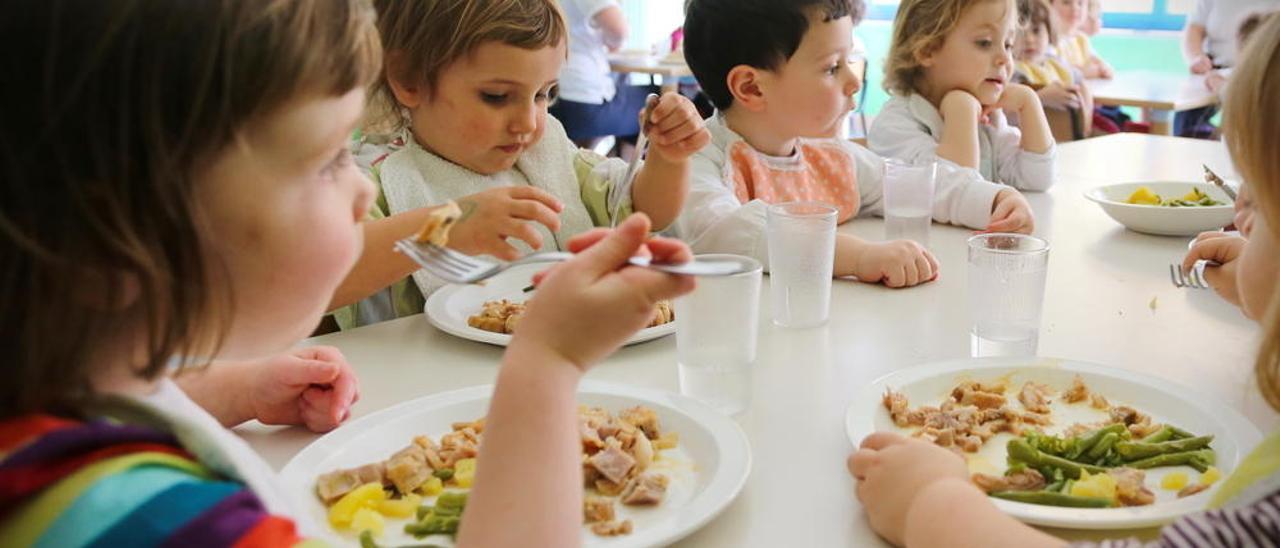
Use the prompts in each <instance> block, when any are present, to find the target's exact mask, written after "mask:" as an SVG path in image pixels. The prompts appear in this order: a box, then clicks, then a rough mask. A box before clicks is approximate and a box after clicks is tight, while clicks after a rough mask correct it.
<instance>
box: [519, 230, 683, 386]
mask: <svg viewBox="0 0 1280 548" xmlns="http://www.w3.org/2000/svg"><path fill="white" fill-rule="evenodd" d="M648 236H649V218H648V217H645V216H644V214H640V213H637V214H635V215H632V216H631V217H628V218H627V219H626V220H625V221H623V222H622V224H620V225H618V228H617V229H615V230H612V231H610V230H605V229H597V230H593V231H590V232H587V233H584V234H581V235H579V236H577V237H575V238H573V239H572V240H570V241H569V250H570V251H573V252H575V253H579V255H578V256H577V257H575V258H573V260H570V261H568V262H565V263H563V264H560V265H559V266H557V267H555V268H554V269H552V270H551V271H550V272H549V273H547V274H546V275H545V276H543V277H541V278H540V281H539V283H538V292H537V294H535V295H534V297H533V299H532V300H531V301H530V302H529V308H528V311H527V312H526V313H525V315H524V317H523V318H521V320H520V327H519V329H517V330H516V333H515V335H514V337H513V339H512V342H511V346H512V347H513V348H515V347H516V346H517V345H519V346H521V347H524V348H527V347H528V346H529V345H538V346H541V347H543V348H544V349H545V350H548V351H550V352H552V353H554V354H556V355H558V356H559V357H561V358H563V359H565V360H567V361H569V362H570V363H573V364H574V365H576V366H577V367H578V368H579V369H580V370H581V371H583V372H586V370H587V369H589V368H590V367H591V366H592V365H594V364H596V363H597V362H599V361H600V360H601V359H603V358H604V357H605V356H607V355H609V354H610V353H612V352H613V351H615V350H617V349H618V347H619V346H621V345H622V343H623V341H625V340H626V339H627V337H629V336H631V334H633V333H635V332H636V331H639V330H640V329H641V328H643V327H644V326H645V325H647V324H648V323H649V321H650V320H651V319H652V318H653V309H654V307H655V306H656V305H657V303H658V301H661V300H665V299H673V298H675V297H678V296H680V295H684V294H685V293H688V292H690V291H693V287H694V280H693V278H691V277H688V276H675V275H672V274H665V273H662V272H658V271H656V270H649V269H645V268H639V267H635V266H629V265H628V264H627V259H629V258H631V257H632V256H635V255H640V254H642V251H641V250H642V249H645V248H647V249H648V251H649V252H650V253H651V254H652V256H653V257H654V260H655V261H656V262H672V263H679V262H686V261H689V260H692V259H693V252H691V251H689V247H688V246H686V245H685V244H684V243H682V242H680V241H678V240H670V239H666V238H653V239H649V240H648V241H646V238H648Z"/></svg>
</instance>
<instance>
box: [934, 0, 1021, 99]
mask: <svg viewBox="0 0 1280 548" xmlns="http://www.w3.org/2000/svg"><path fill="white" fill-rule="evenodd" d="M1013 16H1014V14H1013V10H1011V9H1009V6H1008V4H1006V3H1005V2H1001V1H987V2H981V3H978V4H974V5H973V6H972V7H970V8H969V10H968V11H966V12H965V13H964V15H963V16H961V17H960V21H959V23H957V24H956V28H955V29H953V30H952V31H951V33H950V34H948V35H947V37H946V39H945V40H944V41H943V43H942V46H941V47H940V48H938V50H937V51H934V52H933V53H930V54H927V55H926V56H925V57H923V58H922V59H921V64H922V65H923V66H924V80H925V85H926V86H927V87H928V89H927V90H921V91H922V93H924V94H925V95H927V96H928V97H929V99H930V100H931V101H933V102H934V104H938V102H940V101H941V100H942V97H943V96H944V95H946V94H947V92H949V91H951V90H956V89H959V90H963V91H967V92H969V93H971V94H972V95H973V96H974V97H977V98H978V101H979V102H980V103H982V104H983V105H994V104H995V103H996V101H997V100H998V99H999V98H1000V95H1001V94H1003V93H1004V88H1005V85H1006V84H1008V82H1009V78H1010V76H1012V75H1013V59H1012V57H1011V55H1012V51H1013V39H1014V24H1013Z"/></svg>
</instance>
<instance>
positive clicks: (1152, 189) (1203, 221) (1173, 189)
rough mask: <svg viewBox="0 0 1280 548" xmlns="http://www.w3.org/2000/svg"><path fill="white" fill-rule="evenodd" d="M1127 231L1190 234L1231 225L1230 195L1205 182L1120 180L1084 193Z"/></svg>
mask: <svg viewBox="0 0 1280 548" xmlns="http://www.w3.org/2000/svg"><path fill="white" fill-rule="evenodd" d="M1085 198H1088V199H1089V200H1092V201H1094V202H1097V203H1098V205H1100V206H1102V210H1103V211H1105V212H1106V213H1107V215H1110V216H1111V218H1112V219H1115V220H1116V222H1118V223H1120V224H1122V225H1124V226H1125V227H1126V228H1128V229H1129V230H1133V231H1135V232H1142V233H1146V234H1157V235H1161V236H1192V235H1195V234H1198V233H1200V232H1204V231H1207V230H1217V229H1219V228H1222V227H1224V226H1227V225H1229V224H1231V218H1232V216H1233V215H1234V214H1235V212H1234V208H1233V206H1232V201H1231V198H1229V197H1228V196H1227V195H1226V193H1225V192H1223V191H1222V189H1220V188H1218V187H1216V186H1214V185H1211V184H1206V183H1190V182H1173V181H1159V182H1147V183H1120V184H1114V185H1107V186H1100V187H1097V188H1094V189H1092V190H1089V191H1088V192H1085Z"/></svg>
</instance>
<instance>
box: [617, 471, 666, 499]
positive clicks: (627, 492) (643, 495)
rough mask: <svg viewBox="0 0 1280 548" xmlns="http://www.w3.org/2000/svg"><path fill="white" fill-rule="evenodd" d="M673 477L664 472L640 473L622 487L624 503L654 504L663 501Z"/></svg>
mask: <svg viewBox="0 0 1280 548" xmlns="http://www.w3.org/2000/svg"><path fill="white" fill-rule="evenodd" d="M670 483H671V479H670V478H668V477H667V476H664V475H662V474H654V473H647V474H640V475H639V476H636V477H634V478H631V481H630V482H628V483H627V486H626V487H624V488H623V489H622V495H621V496H622V503H623V504H627V505H632V506H640V505H648V506H652V505H655V504H658V503H660V502H662V497H664V496H666V494H667V485H669V484H670Z"/></svg>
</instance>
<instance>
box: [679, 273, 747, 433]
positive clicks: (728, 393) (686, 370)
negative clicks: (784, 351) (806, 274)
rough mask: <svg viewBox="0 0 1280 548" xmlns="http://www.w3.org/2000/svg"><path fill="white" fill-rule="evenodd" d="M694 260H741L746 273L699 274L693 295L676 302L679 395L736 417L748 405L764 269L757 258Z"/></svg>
mask: <svg viewBox="0 0 1280 548" xmlns="http://www.w3.org/2000/svg"><path fill="white" fill-rule="evenodd" d="M697 258H698V259H706V260H714V261H739V262H741V263H742V264H743V265H744V269H743V270H744V272H742V273H739V274H734V275H732V276H708V277H703V278H699V279H698V288H697V289H695V290H694V291H693V293H690V294H688V295H685V296H683V297H680V298H678V299H676V300H675V314H676V359H677V360H678V363H679V366H678V367H679V371H680V393H681V394H684V395H686V396H690V397H693V398H697V399H699V400H702V401H703V402H706V403H707V404H709V405H711V406H712V407H714V408H716V409H718V410H720V411H721V412H723V413H725V414H727V415H735V414H738V413H740V412H742V411H744V410H745V409H746V408H747V406H748V405H750V403H751V367H752V365H753V364H754V363H755V361H756V337H757V331H758V326H759V322H760V278H761V274H762V273H763V271H764V269H763V267H762V266H761V265H760V262H759V261H756V260H755V259H752V258H750V257H742V256H739V255H722V254H713V255H698V257H697Z"/></svg>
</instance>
